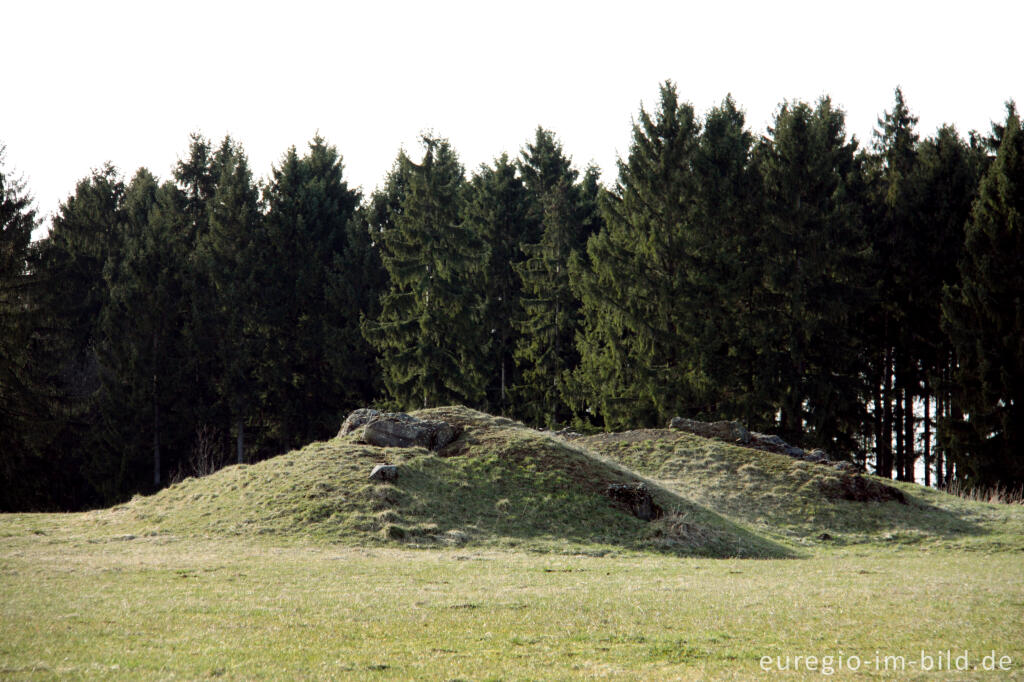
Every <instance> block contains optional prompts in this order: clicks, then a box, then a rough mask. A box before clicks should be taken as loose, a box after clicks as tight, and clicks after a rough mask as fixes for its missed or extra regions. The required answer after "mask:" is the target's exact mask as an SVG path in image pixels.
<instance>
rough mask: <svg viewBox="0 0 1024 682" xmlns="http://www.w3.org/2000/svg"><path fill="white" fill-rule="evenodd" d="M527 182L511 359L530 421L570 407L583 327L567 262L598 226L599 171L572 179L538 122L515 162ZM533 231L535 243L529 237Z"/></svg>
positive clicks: (556, 419)
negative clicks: (517, 316) (515, 337)
mask: <svg viewBox="0 0 1024 682" xmlns="http://www.w3.org/2000/svg"><path fill="white" fill-rule="evenodd" d="M519 168H520V173H521V174H522V177H523V181H524V184H525V185H526V189H527V197H526V199H527V202H528V205H527V219H528V220H529V221H530V222H531V223H532V226H531V227H528V228H527V229H526V230H525V231H524V233H523V237H524V238H523V243H522V245H521V249H522V252H523V254H524V257H525V258H524V260H523V261H522V262H521V263H517V264H516V266H515V267H516V271H517V272H518V273H519V277H520V279H521V281H522V299H521V306H522V313H521V316H520V319H519V322H518V324H517V326H518V340H517V343H516V349H515V353H514V355H515V359H516V362H517V364H518V367H519V371H520V377H521V379H520V381H521V383H520V384H519V385H518V386H517V389H516V403H517V404H516V413H517V414H518V415H519V416H521V417H523V418H525V419H527V420H529V421H531V422H532V423H535V424H546V425H548V426H553V425H555V424H560V423H566V422H568V421H569V420H570V419H571V418H572V416H573V414H572V412H571V411H570V409H569V406H568V404H567V403H568V402H569V400H570V398H571V395H570V388H569V387H570V384H571V375H570V372H571V371H572V370H574V369H575V368H576V366H577V365H578V364H579V353H578V351H577V349H576V344H575V339H576V335H577V334H578V333H579V331H580V329H581V326H580V325H581V320H582V317H581V313H580V303H579V301H578V299H577V296H576V294H575V293H574V292H573V290H572V286H571V283H570V276H569V263H570V261H572V260H573V258H574V256H575V257H577V258H578V257H579V254H580V253H581V252H582V251H583V249H584V247H585V245H586V240H587V238H588V237H589V234H590V231H591V230H594V229H596V226H597V218H596V217H595V213H594V207H595V204H596V196H595V195H596V193H597V187H598V186H597V178H596V175H595V174H594V173H593V172H590V173H588V175H587V180H586V182H587V184H586V185H585V186H583V187H581V186H579V185H577V184H576V179H577V177H578V176H579V174H578V173H577V172H576V170H575V169H573V168H572V162H571V160H570V159H569V158H568V157H567V156H565V154H564V153H563V151H562V146H561V144H559V143H558V141H557V140H556V139H555V136H554V134H553V133H551V132H550V131H547V130H544V129H543V128H538V129H537V133H536V137H535V139H534V142H533V143H532V144H527V145H526V148H525V149H524V150H523V152H522V159H521V161H520V164H519ZM531 235H538V236H537V237H536V240H537V241H536V242H534V241H532V240H531V241H528V240H530V238H531Z"/></svg>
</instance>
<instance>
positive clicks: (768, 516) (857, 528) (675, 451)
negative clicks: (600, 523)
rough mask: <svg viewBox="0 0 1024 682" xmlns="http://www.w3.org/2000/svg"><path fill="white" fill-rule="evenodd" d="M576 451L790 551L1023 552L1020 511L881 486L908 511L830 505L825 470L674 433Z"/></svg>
mask: <svg viewBox="0 0 1024 682" xmlns="http://www.w3.org/2000/svg"><path fill="white" fill-rule="evenodd" d="M577 442H578V443H579V445H580V446H581V447H585V448H588V449H590V450H592V451H593V452H595V453H599V454H600V455H603V456H604V457H607V458H608V459H610V460H612V461H615V462H619V463H621V464H622V465H624V466H627V467H629V468H631V469H632V470H634V471H637V472H638V473H641V474H644V475H646V476H649V477H651V478H652V479H654V480H656V481H658V482H659V483H660V484H661V485H663V486H665V487H666V488H668V489H670V490H673V491H675V492H677V493H679V494H680V495H682V496H683V497H685V498H687V499H689V500H691V501H693V502H694V503H695V504H699V505H701V506H703V507H705V508H707V509H711V510H713V511H715V512H716V513H719V514H721V515H722V516H724V517H726V518H729V519H731V520H734V521H736V522H737V523H740V524H743V525H746V526H747V527H749V528H751V529H752V530H753V531H755V532H757V533H760V534H762V535H763V536H766V537H771V538H775V539H779V540H781V541H788V542H792V543H794V544H796V545H798V546H807V545H815V544H860V543H870V542H880V543H885V544H892V543H907V544H921V543H925V544H927V543H935V544H938V545H940V546H956V547H965V548H970V547H975V548H979V549H999V548H1005V549H1012V550H1024V507H1022V506H1007V505H998V504H987V503H980V502H973V501H967V500H963V499H961V498H958V497H954V496H951V495H947V494H945V493H943V492H940V491H937V490H934V489H930V488H925V487H923V486H920V485H916V484H910V483H898V482H894V481H884V483H885V484H887V485H892V486H894V487H896V488H898V489H899V490H901V491H902V492H903V494H904V496H905V497H906V499H907V501H908V504H900V503H898V502H884V503H879V502H852V501H847V500H833V499H829V498H828V497H827V496H826V495H825V494H824V493H823V492H822V487H823V485H824V486H826V487H827V486H828V484H829V483H832V482H835V481H836V480H837V479H838V478H839V476H841V474H840V473H839V472H837V471H836V470H835V469H833V468H832V467H828V466H822V465H818V464H811V463H809V462H801V461H797V460H794V459H792V458H790V457H787V456H785V455H778V454H774V453H770V452H763V451H760V450H752V449H749V448H741V447H737V446H733V445H729V444H726V443H722V442H719V441H714V440H708V439H705V438H701V437H699V436H694V435H692V434H688V433H682V432H679V431H669V430H660V429H646V430H640V431H629V432H624V433H614V434H600V435H596V436H588V437H585V438H582V439H580V440H579V441H577ZM870 478H874V477H870ZM875 480H877V481H878V482H880V483H881V482H883V481H882V479H875ZM823 535H827V536H828V538H827V539H822V536H823Z"/></svg>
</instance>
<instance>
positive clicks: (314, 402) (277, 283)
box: [259, 135, 371, 450]
mask: <svg viewBox="0 0 1024 682" xmlns="http://www.w3.org/2000/svg"><path fill="white" fill-rule="evenodd" d="M265 202H266V207H267V215H266V232H267V234H266V240H267V247H266V248H265V249H261V250H260V252H261V258H262V263H261V265H260V266H259V267H260V271H261V272H262V273H264V277H265V279H264V280H263V281H262V282H261V301H262V302H263V303H262V305H263V306H264V311H265V324H266V336H265V344H264V347H265V354H264V356H263V360H262V362H261V369H260V381H261V382H263V385H264V386H265V389H264V390H265V391H266V399H265V404H264V411H265V413H266V414H267V415H268V417H269V420H268V422H267V423H266V424H265V426H264V429H265V435H266V438H267V447H269V448H271V449H274V450H280V449H282V448H285V447H294V446H296V445H299V444H301V443H305V442H309V441H310V440H314V439H316V438H325V437H327V436H329V435H331V432H332V431H335V430H336V429H337V427H338V424H339V422H340V416H339V413H340V411H342V410H343V409H344V408H345V406H349V405H351V404H352V401H353V398H352V397H351V394H350V393H349V388H348V387H346V386H345V385H344V384H343V383H342V381H343V379H344V374H341V375H339V374H338V373H337V372H336V370H337V362H338V361H339V358H340V357H343V355H344V354H345V353H346V352H351V353H352V355H351V357H350V358H349V362H353V363H355V364H356V365H357V366H358V365H362V366H367V365H370V364H371V363H370V361H369V359H368V358H367V357H366V356H365V355H363V354H362V352H363V351H362V349H360V348H353V349H344V348H339V346H338V345H337V344H339V343H340V342H341V339H340V338H339V337H335V336H334V332H335V331H336V330H337V328H338V326H339V325H344V324H355V321H354V320H352V321H351V322H345V321H342V322H339V319H340V318H339V316H344V315H348V316H349V317H351V314H352V313H351V312H350V311H349V312H346V311H344V310H341V309H340V308H331V307H329V306H328V300H329V296H330V295H331V292H332V291H334V292H335V293H337V292H338V290H337V273H335V272H334V268H335V267H336V265H337V264H338V261H337V258H338V256H343V255H344V254H345V253H346V251H347V249H348V246H349V234H350V231H351V229H352V228H351V225H350V223H351V222H352V220H353V218H354V216H355V210H356V207H357V205H358V203H359V192H358V191H356V190H352V189H349V187H348V183H347V182H346V181H345V179H344V177H343V165H342V159H341V155H340V154H339V153H338V151H337V149H336V148H335V147H334V146H332V145H329V144H327V143H326V142H325V141H324V139H323V138H321V137H320V136H319V135H316V136H314V138H313V139H312V140H311V141H310V143H309V149H308V151H307V153H306V154H305V155H303V156H301V157H300V156H299V154H298V152H297V151H296V149H295V148H294V147H293V148H292V149H290V150H288V152H287V153H286V154H285V155H284V157H283V159H282V160H281V163H280V165H279V166H277V167H275V168H274V169H273V172H272V175H271V179H270V184H269V186H268V187H267V188H266V191H265ZM335 304H337V301H335ZM351 336H352V335H349V336H348V338H351Z"/></svg>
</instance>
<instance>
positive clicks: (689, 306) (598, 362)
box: [576, 83, 758, 427]
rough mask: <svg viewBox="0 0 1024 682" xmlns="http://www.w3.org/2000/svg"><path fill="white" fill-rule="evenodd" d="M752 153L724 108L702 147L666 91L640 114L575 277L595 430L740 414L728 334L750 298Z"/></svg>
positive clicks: (688, 117)
mask: <svg viewBox="0 0 1024 682" xmlns="http://www.w3.org/2000/svg"><path fill="white" fill-rule="evenodd" d="M751 144H752V139H751V136H750V134H749V133H748V132H747V131H746V130H745V129H744V127H743V116H742V114H741V113H740V112H738V111H737V110H736V108H735V105H734V104H733V102H732V100H731V99H727V100H726V101H725V102H724V103H723V104H722V106H721V107H719V108H717V109H715V110H713V111H712V112H710V113H709V114H708V118H707V127H706V130H705V132H704V134H703V135H702V133H701V124H700V122H699V121H698V120H697V118H696V116H695V115H694V111H693V108H692V107H691V106H690V105H689V104H685V103H680V102H679V99H678V95H677V93H676V90H675V86H674V85H672V84H671V83H665V84H664V85H663V86H662V88H661V101H660V106H659V109H658V111H657V112H655V113H654V115H653V116H652V115H651V114H650V113H648V112H647V111H645V110H641V112H640V116H639V121H638V123H637V124H635V125H634V129H633V143H632V145H631V147H630V154H629V158H628V160H627V161H624V162H620V164H619V180H618V183H617V184H616V186H615V188H614V189H613V190H612V192H611V193H610V194H609V195H608V197H607V200H606V201H605V202H604V204H603V209H604V211H603V213H604V218H605V228H604V229H603V230H602V231H601V232H600V233H599V234H597V235H596V236H595V237H593V238H592V239H591V240H590V243H589V246H588V253H589V256H590V263H591V266H590V267H589V268H579V267H577V271H578V276H577V278H576V279H577V287H578V290H579V292H580V295H581V298H582V299H583V302H584V311H585V315H586V318H587V324H586V334H585V335H584V336H583V337H582V338H581V351H582V354H583V359H582V364H581V370H580V372H579V373H578V376H579V377H580V380H581V382H582V384H583V386H584V394H585V395H586V396H587V399H588V401H589V405H588V408H589V409H590V410H592V411H594V412H597V413H599V414H600V415H601V416H602V418H603V419H604V422H605V424H606V425H608V426H616V427H618V426H625V425H627V424H629V423H637V422H639V423H641V424H648V425H653V424H658V423H661V422H663V421H665V420H667V419H668V417H670V416H672V415H674V414H691V415H711V414H716V413H717V412H718V410H719V409H720V408H719V404H720V403H721V402H723V401H725V402H728V401H730V400H732V402H733V404H734V405H737V406H738V405H739V403H740V401H739V400H738V399H736V397H735V396H730V394H729V391H728V387H729V385H730V383H729V382H728V381H726V378H727V377H730V375H731V378H732V379H733V380H734V381H738V380H739V375H738V373H737V369H738V368H737V366H736V364H735V361H734V358H736V357H737V348H736V344H737V341H738V338H737V336H735V335H736V334H738V331H739V330H738V329H737V327H736V325H737V324H738V323H739V318H740V313H741V312H742V311H744V310H747V309H749V298H750V296H751V292H750V282H749V270H748V268H747V267H746V265H745V261H744V259H745V258H749V257H750V255H751V253H750V248H749V247H750V245H749V244H748V243H747V241H748V240H749V235H750V232H751V222H752V219H753V217H755V216H756V207H757V189H758V183H757V177H756V175H755V174H754V173H753V171H752V169H751V166H750V147H751ZM741 300H746V301H747V304H746V306H745V307H743V308H741V307H740V306H739V305H738V303H739V301H741ZM730 332H732V334H733V335H732V336H730ZM723 389H724V390H723Z"/></svg>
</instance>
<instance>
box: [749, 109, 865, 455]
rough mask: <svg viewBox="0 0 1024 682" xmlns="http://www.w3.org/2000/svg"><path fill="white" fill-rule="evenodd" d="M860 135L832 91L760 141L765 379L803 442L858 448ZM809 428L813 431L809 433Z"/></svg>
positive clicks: (760, 311)
mask: <svg viewBox="0 0 1024 682" xmlns="http://www.w3.org/2000/svg"><path fill="white" fill-rule="evenodd" d="M856 149H857V142H856V140H848V139H847V138H846V132H845V121H844V115H843V112H842V111H840V110H839V109H836V108H835V107H833V106H832V103H831V101H830V100H829V99H828V98H822V99H821V100H819V102H818V104H817V105H816V106H815V107H813V108H812V107H811V106H810V105H808V104H806V103H803V102H797V103H786V104H783V105H782V107H781V108H780V109H779V112H778V114H777V115H776V117H775V122H774V124H773V127H772V128H770V129H769V136H768V137H767V138H765V139H764V141H763V142H762V144H761V145H760V147H759V149H758V165H759V167H760V169H761V173H762V177H763V178H764V202H765V203H764V218H763V221H762V223H761V229H760V230H759V235H758V242H759V244H758V256H759V258H760V267H761V268H762V272H763V275H762V279H761V283H760V287H759V291H758V293H757V301H756V303H755V310H756V311H757V322H756V323H755V324H754V326H753V333H752V334H751V336H752V339H753V342H754V346H755V347H756V349H757V359H756V362H757V363H758V370H757V371H758V372H759V376H758V377H757V379H756V382H757V385H758V386H757V387H755V390H759V392H761V393H762V394H763V395H765V396H767V397H769V399H770V401H771V404H772V405H775V406H776V407H777V408H778V409H779V411H780V420H779V424H778V430H779V431H780V433H781V434H782V435H783V437H784V438H789V439H792V440H793V441H795V442H800V443H805V444H815V445H822V446H827V447H830V448H831V449H833V451H839V452H843V451H848V450H849V448H851V447H852V441H853V436H854V433H855V432H856V429H857V427H858V426H859V425H860V423H862V421H863V420H862V418H861V414H860V413H861V409H862V408H861V406H860V397H861V395H862V392H863V387H862V385H861V383H860V380H861V377H862V375H863V368H862V366H861V363H860V358H861V355H860V353H859V347H858V342H859V334H858V329H857V327H856V320H857V313H858V311H859V310H860V309H861V306H862V304H863V301H862V299H861V298H860V297H861V295H862V282H861V281H860V280H859V276H860V274H861V273H862V272H863V267H864V265H865V262H866V258H865V256H866V254H867V244H866V242H865V238H864V235H863V232H862V231H861V229H860V224H859V220H858V218H859V212H858V197H857V196H856V189H857V187H858V186H859V184H860V180H859V175H860V173H861V170H860V168H859V165H858V157H857V155H856ZM805 434H806V436H807V437H806V439H805V437H804V436H805Z"/></svg>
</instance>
